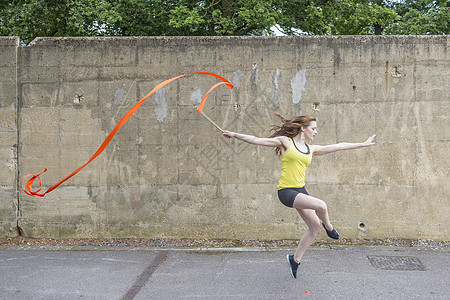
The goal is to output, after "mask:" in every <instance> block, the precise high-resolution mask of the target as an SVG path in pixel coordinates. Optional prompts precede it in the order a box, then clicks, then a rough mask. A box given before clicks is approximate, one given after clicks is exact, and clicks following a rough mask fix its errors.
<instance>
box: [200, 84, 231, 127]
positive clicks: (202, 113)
mask: <svg viewBox="0 0 450 300" xmlns="http://www.w3.org/2000/svg"><path fill="white" fill-rule="evenodd" d="M222 84H226V85H227V86H228V87H229V88H230V89H231V88H233V85H232V84H231V83H229V82H226V81H222V82H218V83H216V84H215V85H213V86H212V87H211V88H210V89H209V91H208V92H207V93H206V94H205V96H204V97H203V99H202V101H201V102H200V104H199V106H198V107H197V111H198V112H199V113H200V114H201V115H202V116H204V117H205V119H206V120H208V121H209V122H210V123H211V124H213V125H214V126H215V127H216V128H217V129H219V130H220V131H221V132H223V129H222V128H220V127H219V125H217V124H216V123H215V122H214V121H213V120H211V118H210V117H208V116H207V115H206V114H205V113H204V112H203V106H205V101H206V98H208V95H209V93H210V92H211V91H212V90H214V89H215V88H216V87H218V86H219V85H222Z"/></svg>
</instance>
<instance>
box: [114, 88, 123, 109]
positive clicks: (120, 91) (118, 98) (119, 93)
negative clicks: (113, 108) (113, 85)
mask: <svg viewBox="0 0 450 300" xmlns="http://www.w3.org/2000/svg"><path fill="white" fill-rule="evenodd" d="M123 95H125V91H124V90H123V89H118V90H117V91H116V93H115V94H114V104H115V105H117V104H119V103H120V101H121V100H122V98H123Z"/></svg>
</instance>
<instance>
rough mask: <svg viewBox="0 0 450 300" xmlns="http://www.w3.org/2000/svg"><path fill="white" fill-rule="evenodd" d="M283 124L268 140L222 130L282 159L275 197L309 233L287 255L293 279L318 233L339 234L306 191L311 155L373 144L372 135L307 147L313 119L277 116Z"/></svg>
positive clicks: (314, 130) (319, 203) (313, 131)
mask: <svg viewBox="0 0 450 300" xmlns="http://www.w3.org/2000/svg"><path fill="white" fill-rule="evenodd" d="M277 116H278V117H279V118H280V119H281V120H282V122H283V124H282V125H281V126H275V127H274V128H273V130H274V131H275V132H274V134H273V135H272V136H271V137H269V138H260V137H256V136H252V135H246V134H242V133H237V132H232V131H227V130H225V131H223V133H222V134H223V135H224V136H225V137H227V138H236V139H238V140H241V141H244V142H247V143H249V144H254V145H260V146H267V147H276V149H275V150H276V153H277V155H279V156H281V175H280V181H279V182H278V187H277V189H278V198H279V199H280V201H281V202H282V203H283V204H284V205H286V206H288V207H292V208H295V209H296V210H297V211H298V213H299V214H300V216H301V217H302V219H303V221H305V223H306V225H307V226H308V230H307V231H306V232H305V233H304V234H303V236H302V237H301V239H300V242H299V244H298V247H297V250H296V251H295V253H294V255H289V254H288V255H287V260H288V263H289V266H290V268H291V274H292V277H294V278H297V269H298V266H299V265H300V261H301V259H302V257H303V254H305V252H306V250H307V249H308V247H309V246H310V245H311V244H312V243H313V242H314V240H315V238H316V237H317V236H318V235H319V234H320V232H321V227H322V226H323V227H324V228H325V231H326V232H327V235H328V236H329V237H330V238H332V239H339V233H338V232H337V230H336V229H334V228H333V225H332V224H331V222H330V219H329V217H328V209H327V205H326V204H325V202H324V201H322V200H320V199H318V198H315V197H312V196H310V195H309V194H308V192H307V191H306V189H305V173H306V168H307V167H308V165H309V163H310V162H311V159H312V156H319V155H324V154H328V153H333V152H336V151H340V150H350V149H358V148H362V147H369V146H372V145H374V144H375V143H374V142H373V139H374V138H375V135H372V136H371V137H369V138H368V139H367V141H365V142H364V143H338V144H332V145H327V146H318V145H309V144H308V143H306V141H312V140H314V137H315V136H316V134H317V123H316V119H315V118H314V117H313V116H309V115H305V116H297V117H294V118H292V119H290V120H286V119H284V118H283V117H281V116H280V115H277Z"/></svg>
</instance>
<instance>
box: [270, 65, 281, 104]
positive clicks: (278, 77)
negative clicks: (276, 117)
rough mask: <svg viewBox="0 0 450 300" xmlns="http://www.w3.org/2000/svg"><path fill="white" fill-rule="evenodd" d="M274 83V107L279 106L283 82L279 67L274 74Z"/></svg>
mask: <svg viewBox="0 0 450 300" xmlns="http://www.w3.org/2000/svg"><path fill="white" fill-rule="evenodd" d="M272 83H273V85H274V87H275V90H274V91H273V93H272V106H273V108H278V107H279V103H280V97H281V90H280V83H281V72H280V70H279V69H276V70H275V72H273V75H272Z"/></svg>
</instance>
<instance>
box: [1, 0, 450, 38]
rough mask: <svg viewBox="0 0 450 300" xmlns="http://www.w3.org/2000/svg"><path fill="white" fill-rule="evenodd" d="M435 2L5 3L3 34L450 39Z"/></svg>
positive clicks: (443, 7) (442, 9)
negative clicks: (414, 36) (411, 36)
mask: <svg viewBox="0 0 450 300" xmlns="http://www.w3.org/2000/svg"><path fill="white" fill-rule="evenodd" d="M449 2H450V1H432V0H414V1H413V0H403V1H386V0H374V1H369V0H205V1H196V0H168V1H163V0H101V1H98V0H58V1H57V0H3V1H1V2H0V35H18V36H20V37H21V38H22V40H23V41H24V42H25V43H28V42H30V41H31V40H33V39H34V38H35V37H38V36H133V35H134V36H143V35H150V36H152V35H153V36H164V35H270V34H272V31H271V28H272V27H273V26H274V25H276V26H277V27H278V29H279V30H280V31H282V32H283V33H285V34H288V35H337V34H350V35H360V34H448V32H449V19H450V12H449Z"/></svg>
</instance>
